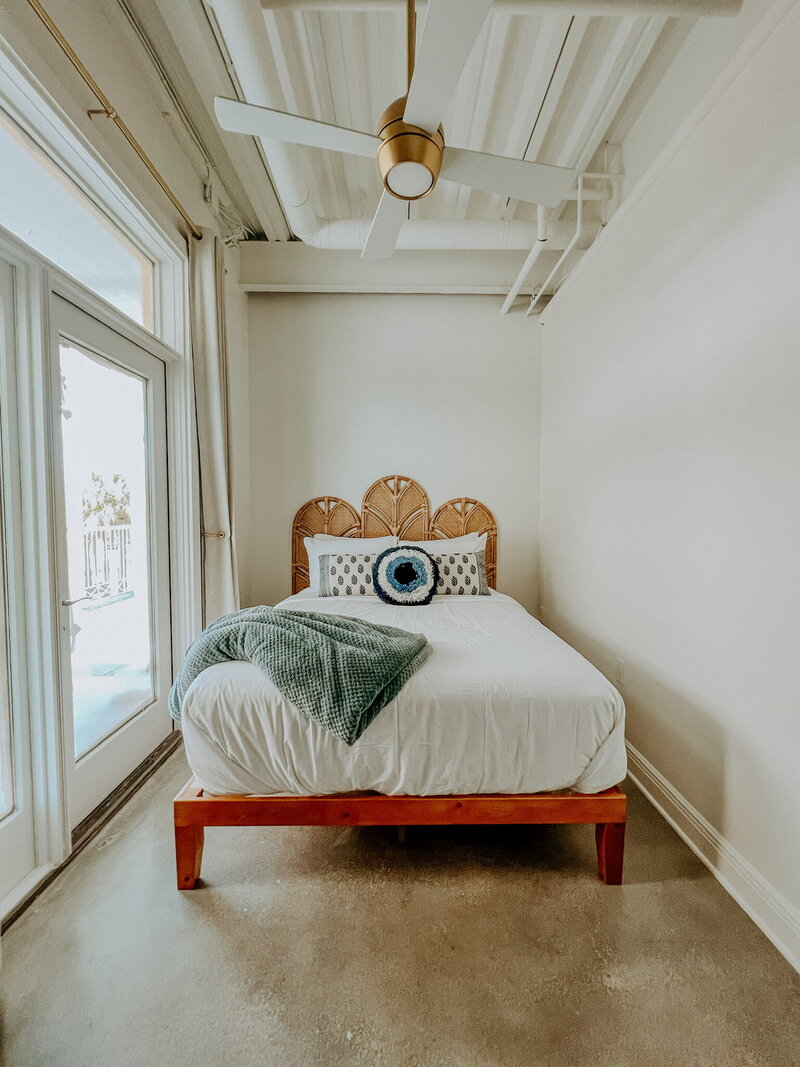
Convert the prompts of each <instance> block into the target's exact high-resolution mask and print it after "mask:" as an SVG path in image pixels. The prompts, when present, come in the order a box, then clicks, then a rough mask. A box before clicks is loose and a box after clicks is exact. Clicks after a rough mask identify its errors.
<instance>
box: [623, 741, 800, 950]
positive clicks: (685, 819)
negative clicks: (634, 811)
mask: <svg viewBox="0 0 800 1067" xmlns="http://www.w3.org/2000/svg"><path fill="white" fill-rule="evenodd" d="M627 748H628V760H629V768H628V774H629V775H630V778H631V780H632V781H633V782H634V783H635V785H637V786H638V788H639V789H641V791H642V792H643V793H644V795H645V796H646V797H647V799H648V800H649V801H650V803H651V804H652V805H653V806H654V807H655V808H656V809H657V810H658V811H659V812H661V814H662V815H663V816H664V818H665V819H666V820H667V822H668V823H669V824H670V826H671V827H672V828H673V829H674V830H675V831H676V832H677V833H678V834H679V835H680V836H681V837H682V838H683V840H684V841H685V842H686V844H687V845H688V846H689V848H690V849H691V850H692V852H694V854H695V855H696V856H697V857H698V859H700V860H701V861H702V862H703V863H704V864H705V865H706V867H708V869H709V870H710V871H711V873H712V874H713V875H714V877H715V878H716V879H717V881H719V882H720V884H721V885H722V886H723V887H724V888H725V889H726V890H727V891H728V892H729V893H730V895H731V896H732V897H733V899H734V900H735V901H736V903H737V904H738V905H739V906H740V907H741V908H743V909H744V911H746V912H747V914H748V915H749V916H750V918H751V919H752V920H753V922H754V923H755V924H756V926H757V927H758V928H759V929H760V930H761V931H762V932H763V933H764V934H765V935H766V936H767V937H768V938H769V939H770V941H771V942H772V943H773V945H774V946H775V947H776V948H777V950H778V951H779V952H780V953H781V954H782V955H783V956H785V958H786V959H787V960H788V961H789V963H790V964H791V965H792V967H794V969H795V970H796V971H800V909H798V908H797V907H795V906H794V905H792V904H790V903H789V901H788V900H786V898H785V897H783V896H781V894H780V893H778V892H777V890H775V889H774V888H773V887H772V886H771V885H770V884H769V882H767V881H766V879H765V878H763V877H762V876H761V875H760V874H759V873H758V871H757V870H756V869H755V867H753V865H752V864H751V863H749V862H748V861H747V860H746V859H745V858H744V856H742V855H741V854H740V853H739V852H738V851H737V850H736V849H735V848H734V847H733V845H731V844H730V842H728V841H726V840H725V838H724V837H723V836H722V835H721V834H720V833H719V831H718V830H716V829H715V828H714V827H713V826H712V825H711V823H709V822H708V820H707V819H705V818H704V817H703V816H702V815H701V814H700V812H699V811H698V810H697V809H696V808H695V807H693V806H692V805H691V804H690V803H689V801H688V800H687V799H686V798H685V797H684V796H682V795H681V794H680V793H679V792H678V790H677V789H675V787H674V786H673V785H672V784H671V783H670V782H668V781H667V779H666V778H665V777H664V775H663V774H661V772H660V771H658V770H656V768H655V767H654V766H653V764H652V763H651V762H650V761H649V760H648V759H646V758H645V757H644V756H643V755H642V754H641V752H639V751H638V750H637V749H636V748H634V746H633V745H631V744H630V742H628V744H627Z"/></svg>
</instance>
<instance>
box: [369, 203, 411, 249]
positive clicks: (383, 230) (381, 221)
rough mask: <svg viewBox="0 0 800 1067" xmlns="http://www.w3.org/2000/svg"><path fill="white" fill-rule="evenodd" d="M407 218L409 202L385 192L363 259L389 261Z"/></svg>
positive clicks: (376, 213) (371, 227)
mask: <svg viewBox="0 0 800 1067" xmlns="http://www.w3.org/2000/svg"><path fill="white" fill-rule="evenodd" d="M407 218H408V201H407V200H398V199H397V197H396V196H392V194H391V193H387V192H386V190H384V192H383V196H382V197H381V202H380V203H379V204H378V210H377V211H376V212H375V218H374V219H373V220H372V225H371V226H370V229H369V234H368V235H367V243H366V244H365V245H364V251H363V252H362V253H361V258H362V259H388V258H389V257H390V256H391V254H392V252H394V246H395V245H396V244H397V238H398V235H399V233H400V228H401V226H402V225H403V223H404V222H405V221H406V219H407Z"/></svg>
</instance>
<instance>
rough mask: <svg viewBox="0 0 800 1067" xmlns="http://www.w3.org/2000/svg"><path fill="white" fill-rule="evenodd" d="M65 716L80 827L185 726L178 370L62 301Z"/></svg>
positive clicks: (59, 412)
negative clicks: (177, 635)
mask: <svg viewBox="0 0 800 1067" xmlns="http://www.w3.org/2000/svg"><path fill="white" fill-rule="evenodd" d="M51 321H52V324H53V336H54V344H53V351H52V360H53V377H52V382H53V396H54V416H55V423H56V433H55V435H54V438H55V448H54V463H55V472H54V474H55V476H54V483H55V490H56V491H55V497H56V526H57V531H56V532H57V575H58V576H57V585H58V591H57V595H58V607H59V611H60V624H59V630H60V670H61V715H62V737H63V745H64V766H65V785H66V794H67V807H68V814H69V825H70V827H72V828H74V827H75V826H76V825H77V824H78V823H79V822H80V821H81V820H82V819H83V818H85V817H86V815H88V814H89V812H91V811H92V809H93V808H95V807H96V806H97V805H98V804H99V803H100V802H101V801H102V800H103V799H104V798H105V797H106V796H107V795H108V794H109V793H110V792H112V791H113V789H114V788H115V787H116V786H117V785H118V784H119V783H120V782H121V781H122V780H123V779H124V778H125V777H126V776H127V775H128V774H129V773H130V772H131V771H132V770H133V769H134V768H135V767H136V766H137V765H138V764H139V763H141V762H142V760H144V759H145V758H146V757H147V756H148V755H149V753H150V752H152V751H153V749H154V748H155V747H156V746H157V745H158V744H159V742H160V741H162V740H163V739H164V738H165V737H166V736H167V734H168V733H169V732H170V729H171V721H170V718H169V713H168V711H167V695H168V692H169V685H170V677H171V659H170V657H171V641H170V594H169V590H170V576H169V532H168V514H167V431H166V400H165V368H164V364H163V363H162V361H161V360H159V359H158V358H157V357H156V356H154V355H153V354H152V353H151V352H148V351H147V350H145V349H144V348H141V347H140V346H139V345H137V344H135V343H134V342H133V341H132V340H130V339H128V338H127V337H123V336H122V335H121V334H119V333H117V332H116V331H114V330H113V329H112V328H111V327H110V326H108V325H106V324H104V323H101V322H100V321H99V320H97V319H95V318H93V317H92V316H91V315H90V314H88V313H87V312H86V311H83V310H81V309H79V308H77V307H76V306H75V305H73V304H71V303H69V302H68V301H66V300H64V299H62V298H61V297H59V296H53V297H52V305H51Z"/></svg>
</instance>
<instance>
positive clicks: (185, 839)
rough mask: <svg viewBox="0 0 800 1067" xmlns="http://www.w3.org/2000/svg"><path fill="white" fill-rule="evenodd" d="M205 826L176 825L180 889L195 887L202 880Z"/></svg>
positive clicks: (176, 854) (176, 853)
mask: <svg viewBox="0 0 800 1067" xmlns="http://www.w3.org/2000/svg"><path fill="white" fill-rule="evenodd" d="M204 840H205V828H204V827H202V826H176V827H175V863H176V866H177V871H178V889H195V888H196V886H197V883H198V881H199V880H200V864H201V863H202V862H203V842H204Z"/></svg>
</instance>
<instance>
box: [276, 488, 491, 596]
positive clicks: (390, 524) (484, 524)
mask: <svg viewBox="0 0 800 1067" xmlns="http://www.w3.org/2000/svg"><path fill="white" fill-rule="evenodd" d="M321 533H325V534H333V535H334V536H336V537H384V536H386V535H387V534H388V535H391V534H394V535H396V536H397V537H399V538H401V539H402V540H407V541H434V540H438V539H439V538H442V537H460V536H462V535H463V534H467V533H485V534H486V535H487V538H486V580H487V582H488V583H489V585H490V586H491V587H492V589H494V588H496V584H497V523H496V522H495V519H494V515H492V513H491V511H490V510H489V509H488V508H487V507H486V505H485V504H482V503H481V502H480V501H479V500H474V499H473V498H472V497H456V498H454V499H453V500H448V501H447V502H446V503H444V504H442V505H441V507H439V508H437V509H436V511H435V512H434V514H433V518H431V517H430V505H429V502H428V494H427V493H426V492H425V490H424V489H423V488H422V486H421V485H420V484H419V482H415V481H414V479H413V478H407V477H406V476H405V475H402V474H391V475H388V476H387V477H385V478H379V479H378V480H377V481H376V482H373V483H372V485H371V486H370V487H369V489H367V491H366V493H365V494H364V499H363V500H362V502H361V515H360V516H359V514H358V512H357V511H356V509H355V508H354V507H352V506H351V505H350V504H348V503H347V501H346V500H342V499H341V498H340V497H336V496H318V497H315V498H314V499H313V500H308V501H306V503H305V504H303V506H302V507H301V508H299V509H298V511H297V514H296V515H295V517H294V522H293V523H292V592H293V593H299V592H300V590H301V589H306V588H307V587H308V584H309V582H308V557H307V555H306V550H305V546H304V545H303V538H304V537H314V536H315V535H316V534H321Z"/></svg>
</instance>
